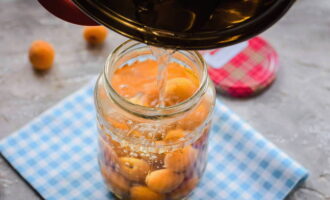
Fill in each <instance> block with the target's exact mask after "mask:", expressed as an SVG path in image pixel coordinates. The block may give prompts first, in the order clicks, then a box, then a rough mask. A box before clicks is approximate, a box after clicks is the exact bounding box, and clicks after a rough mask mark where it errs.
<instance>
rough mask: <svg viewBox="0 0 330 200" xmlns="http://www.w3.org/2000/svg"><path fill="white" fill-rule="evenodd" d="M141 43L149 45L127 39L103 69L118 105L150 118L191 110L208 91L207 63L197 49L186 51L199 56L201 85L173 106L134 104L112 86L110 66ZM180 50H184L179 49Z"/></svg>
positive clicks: (109, 57) (112, 95)
mask: <svg viewBox="0 0 330 200" xmlns="http://www.w3.org/2000/svg"><path fill="white" fill-rule="evenodd" d="M141 44H142V45H145V46H146V47H147V46H148V45H146V44H143V43H140V42H137V41H133V40H127V41H125V42H124V43H122V44H121V45H119V46H118V47H117V48H116V49H115V50H114V51H112V52H111V53H110V54H109V56H108V58H107V60H106V63H105V66H104V71H103V78H104V80H105V88H106V91H107V93H110V95H109V96H110V97H111V98H112V100H113V101H114V102H115V103H116V104H117V105H118V106H120V107H121V108H122V109H124V110H125V111H127V112H129V113H131V114H134V115H137V116H139V117H143V118H148V119H158V118H164V117H170V116H173V115H177V114H180V113H183V112H186V111H188V110H190V109H191V108H192V107H193V106H194V105H196V104H197V103H198V101H199V99H200V97H202V96H203V94H204V93H205V92H206V88H207V85H208V76H207V75H208V73H207V65H206V62H205V61H204V59H203V57H202V55H201V54H200V53H198V52H197V51H185V52H189V53H190V54H191V55H193V56H194V57H195V58H197V60H198V62H199V66H200V67H201V79H200V80H201V81H200V84H199V87H198V89H197V91H196V92H195V93H194V94H193V95H192V96H191V97H190V98H188V99H186V100H185V101H182V102H180V103H178V104H175V105H172V106H165V107H147V106H143V105H138V104H134V103H132V102H130V101H129V100H127V99H126V98H124V97H123V96H122V95H120V94H118V93H117V91H116V90H115V89H114V88H113V87H112V85H111V82H110V80H109V78H108V75H107V74H109V73H110V72H109V68H110V67H111V65H113V64H114V63H115V62H116V59H117V57H118V56H119V54H120V53H121V52H122V51H124V50H126V49H129V48H132V47H133V46H135V45H141ZM127 46H128V47H127ZM179 51H184V50H179ZM179 51H177V52H179Z"/></svg>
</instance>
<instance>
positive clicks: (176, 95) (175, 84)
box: [165, 78, 197, 106]
mask: <svg viewBox="0 0 330 200" xmlns="http://www.w3.org/2000/svg"><path fill="white" fill-rule="evenodd" d="M196 90H197V87H196V86H195V84H194V83H193V82H192V81H191V80H189V79H187V78H173V79H170V80H168V81H167V82H166V87H165V104H166V105H167V106H171V105H175V104H177V103H180V102H182V101H185V100H186V99H188V98H189V97H191V96H192V95H193V94H194V93H195V91H196Z"/></svg>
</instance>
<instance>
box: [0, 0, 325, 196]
mask: <svg viewBox="0 0 330 200" xmlns="http://www.w3.org/2000/svg"><path fill="white" fill-rule="evenodd" d="M329 13H330V1H329V0H298V1H297V3H296V4H295V5H294V6H293V8H292V9H291V10H290V12H289V13H288V14H287V15H286V16H285V17H284V18H283V19H282V20H281V21H280V22H279V23H277V24H276V25H275V26H273V27H272V28H270V29H269V30H268V31H266V32H265V33H263V34H262V36H264V37H265V38H266V39H268V40H269V41H270V42H271V43H272V45H273V46H274V47H275V48H276V49H277V51H278V53H279V55H280V67H281V68H280V70H279V74H278V78H277V80H276V82H275V83H274V84H273V86H272V87H270V88H269V89H268V90H267V91H265V92H264V93H262V94H261V95H259V96H256V97H254V98H249V99H245V100H238V99H229V98H223V97H219V98H221V99H222V100H223V101H224V102H225V103H226V104H227V105H228V106H229V107H230V108H232V109H233V110H234V111H235V112H237V113H238V114H239V115H240V116H241V117H242V118H243V119H245V120H246V121H247V122H248V123H250V124H251V125H252V126H253V127H254V128H256V129H257V130H258V131H260V132H261V133H263V135H264V136H265V137H266V138H268V139H269V140H271V141H272V142H274V143H275V144H276V145H277V146H279V147H280V148H281V149H282V150H284V151H285V152H287V154H289V155H290V156H291V157H292V158H294V159H296V160H297V161H298V162H300V163H301V164H303V165H304V166H305V167H306V168H307V169H308V170H309V171H310V177H309V179H308V180H307V182H306V183H305V184H304V185H303V186H301V187H300V188H298V189H297V190H296V191H294V192H293V193H292V194H291V195H290V197H289V198H288V200H329V199H330V15H329ZM81 35H82V27H79V26H76V25H72V24H68V23H66V22H63V21H61V20H59V19H57V18H55V17H53V16H51V15H50V14H49V13H48V12H47V11H45V10H44V9H42V8H41V7H40V6H39V4H38V3H37V2H36V1H33V0H0V60H1V61H0V127H1V128H0V139H1V138H4V137H6V136H8V135H10V134H11V133H12V132H13V131H15V130H17V129H19V128H20V127H22V126H23V125H24V124H26V123H27V122H29V121H30V120H32V119H33V118H34V117H36V116H38V115H39V114H40V113H41V112H43V111H45V110H46V109H47V108H49V107H50V106H52V105H54V104H56V102H58V101H59V100H60V99H62V98H63V97H65V96H67V95H69V94H70V93H72V92H74V91H75V90H77V89H78V88H80V87H81V86H82V85H84V84H85V83H87V82H88V80H90V78H92V77H93V76H95V75H96V74H98V73H100V71H101V69H102V67H103V64H104V61H105V58H106V56H107V55H108V54H109V52H110V51H111V50H112V49H113V48H114V47H116V46H118V45H119V44H120V43H121V42H123V41H124V40H125V38H123V37H121V36H119V35H117V34H115V33H113V32H110V34H109V37H108V38H107V42H106V44H105V45H104V46H102V47H100V48H96V49H95V48H94V49H91V48H88V47H87V46H86V44H85V42H84V40H83V38H82V36H81ZM36 39H44V40H46V41H49V42H51V43H52V44H54V46H55V49H56V53H57V54H56V62H55V65H54V66H53V68H52V69H51V70H50V71H48V72H47V73H44V74H38V73H36V72H34V71H33V70H32V68H31V66H30V64H29V62H28V59H27V50H28V47H29V45H30V43H31V42H32V41H33V40H36ZM25 199H29V200H34V199H40V197H39V196H38V195H37V194H36V193H35V192H33V190H32V189H31V188H30V187H29V186H28V185H27V184H26V183H25V182H24V181H23V179H22V178H20V177H19V176H18V175H17V174H16V173H15V172H14V170H13V169H11V168H10V167H9V166H8V164H7V163H6V162H5V161H4V160H3V159H2V158H0V200H25Z"/></svg>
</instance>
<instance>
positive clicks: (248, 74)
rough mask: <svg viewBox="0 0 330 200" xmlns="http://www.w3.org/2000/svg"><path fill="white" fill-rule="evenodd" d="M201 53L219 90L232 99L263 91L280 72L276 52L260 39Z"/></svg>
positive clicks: (256, 38)
mask: <svg viewBox="0 0 330 200" xmlns="http://www.w3.org/2000/svg"><path fill="white" fill-rule="evenodd" d="M201 53H202V54H203V56H204V58H205V60H206V62H207V64H208V65H209V70H208V72H209V75H210V77H211V79H212V80H213V82H214V84H215V86H216V88H217V89H218V91H219V92H221V93H225V94H228V95H230V96H233V97H247V96H251V95H253V94H256V93H259V92H261V91H262V90H264V89H265V88H267V87H268V86H269V85H270V84H271V83H272V82H273V81H274V80H275V77H276V72H277V70H278V55H277V53H276V51H275V50H274V49H273V48H272V47H271V46H270V44H269V43H268V42H267V41H265V40H264V39H262V38H260V37H255V38H253V39H251V40H249V41H247V42H244V43H240V44H238V45H234V46H230V47H226V48H221V49H215V50H210V51H204V52H201Z"/></svg>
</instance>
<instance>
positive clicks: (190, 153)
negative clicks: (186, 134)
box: [164, 146, 198, 172]
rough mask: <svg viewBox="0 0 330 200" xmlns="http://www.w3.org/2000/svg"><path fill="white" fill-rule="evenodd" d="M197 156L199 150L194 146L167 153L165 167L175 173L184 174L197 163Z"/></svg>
mask: <svg viewBox="0 0 330 200" xmlns="http://www.w3.org/2000/svg"><path fill="white" fill-rule="evenodd" d="M197 154H198V150H197V149H194V148H193V147H192V146H186V147H184V148H183V149H179V150H176V151H173V152H170V153H167V154H166V156H165V159H164V162H165V167H166V168H168V169H171V170H173V171H175V172H183V171H185V170H187V169H188V168H189V167H191V166H192V165H193V164H194V163H195V161H196V159H197Z"/></svg>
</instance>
